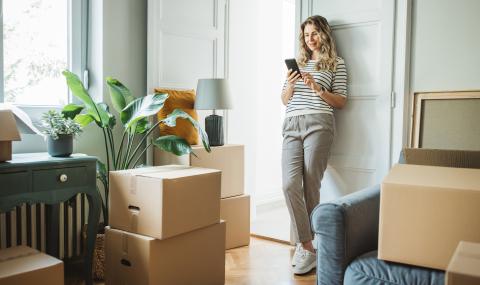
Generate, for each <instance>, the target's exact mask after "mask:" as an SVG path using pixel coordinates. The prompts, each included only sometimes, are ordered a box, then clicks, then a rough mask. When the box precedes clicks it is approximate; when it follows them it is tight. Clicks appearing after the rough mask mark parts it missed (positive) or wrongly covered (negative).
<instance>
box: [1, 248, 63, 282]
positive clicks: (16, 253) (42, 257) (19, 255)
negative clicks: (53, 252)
mask: <svg viewBox="0 0 480 285" xmlns="http://www.w3.org/2000/svg"><path fill="white" fill-rule="evenodd" d="M0 264H1V266H0V279H2V278H5V277H8V276H15V275H19V274H22V273H25V272H31V271H35V270H40V269H43V268H48V267H52V266H56V265H59V264H62V261H61V260H58V259H56V258H54V257H52V256H49V255H46V254H44V253H41V252H39V251H37V250H35V249H32V248H29V247H26V246H16V247H11V248H7V249H3V250H1V251H0Z"/></svg>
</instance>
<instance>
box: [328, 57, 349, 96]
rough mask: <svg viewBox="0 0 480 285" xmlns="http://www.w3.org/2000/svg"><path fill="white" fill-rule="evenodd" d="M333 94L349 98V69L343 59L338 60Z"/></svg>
mask: <svg viewBox="0 0 480 285" xmlns="http://www.w3.org/2000/svg"><path fill="white" fill-rule="evenodd" d="M332 92H333V93H335V94H339V95H342V96H345V97H346V96H347V68H346V66H345V61H344V60H343V58H340V57H339V58H338V62H337V70H336V71H335V73H334V75H333V83H332Z"/></svg>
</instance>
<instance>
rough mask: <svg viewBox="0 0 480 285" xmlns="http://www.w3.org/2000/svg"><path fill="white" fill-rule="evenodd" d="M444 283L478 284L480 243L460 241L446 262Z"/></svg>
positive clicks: (479, 281) (455, 284)
mask: <svg viewBox="0 0 480 285" xmlns="http://www.w3.org/2000/svg"><path fill="white" fill-rule="evenodd" d="M445 284H446V285H470V284H480V244H478V243H473V242H466V241H461V242H460V243H459V244H458V246H457V249H456V250H455V253H454V255H453V257H452V259H451V260H450V263H449V264H448V268H447V273H446V274H445Z"/></svg>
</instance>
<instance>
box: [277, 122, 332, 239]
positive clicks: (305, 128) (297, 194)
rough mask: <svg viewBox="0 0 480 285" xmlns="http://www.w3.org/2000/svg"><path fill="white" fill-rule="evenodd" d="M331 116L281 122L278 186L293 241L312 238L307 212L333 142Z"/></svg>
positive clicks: (317, 198) (314, 203)
mask: <svg viewBox="0 0 480 285" xmlns="http://www.w3.org/2000/svg"><path fill="white" fill-rule="evenodd" d="M334 128H335V119H334V116H333V115H331V114H327V113H321V114H309V115H299V116H293V117H287V118H285V121H284V122H283V146H282V185H283V193H284V195H285V201H286V204H287V208H288V212H289V213H290V218H291V222H292V228H293V231H294V238H295V242H297V243H298V242H307V241H310V240H312V239H313V238H312V230H311V226H310V225H311V223H310V214H311V213H312V211H313V209H314V208H315V206H317V205H318V203H319V202H320V186H321V181H322V178H323V173H324V172H325V169H326V168H327V161H328V157H329V155H330V146H331V145H332V142H333V136H334V132H335V130H334Z"/></svg>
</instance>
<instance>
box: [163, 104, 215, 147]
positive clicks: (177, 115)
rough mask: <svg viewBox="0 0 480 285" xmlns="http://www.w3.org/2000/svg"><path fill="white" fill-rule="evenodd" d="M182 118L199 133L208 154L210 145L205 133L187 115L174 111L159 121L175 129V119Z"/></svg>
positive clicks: (179, 110)
mask: <svg viewBox="0 0 480 285" xmlns="http://www.w3.org/2000/svg"><path fill="white" fill-rule="evenodd" d="M178 118H182V119H185V120H187V121H189V122H190V123H191V124H192V125H193V126H194V127H195V128H197V130H198V132H199V133H200V138H201V139H202V143H203V147H204V148H205V149H206V150H207V151H208V152H210V143H209V141H208V135H207V133H206V132H205V131H204V130H203V129H202V128H201V127H200V125H199V124H198V122H197V121H196V120H195V119H194V118H192V117H191V116H190V115H189V114H187V113H185V112H184V111H183V110H181V109H175V110H173V112H171V113H170V114H169V115H168V116H167V117H166V118H165V119H163V120H161V122H162V123H164V124H165V125H167V126H169V127H175V126H176V125H177V119H178Z"/></svg>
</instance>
